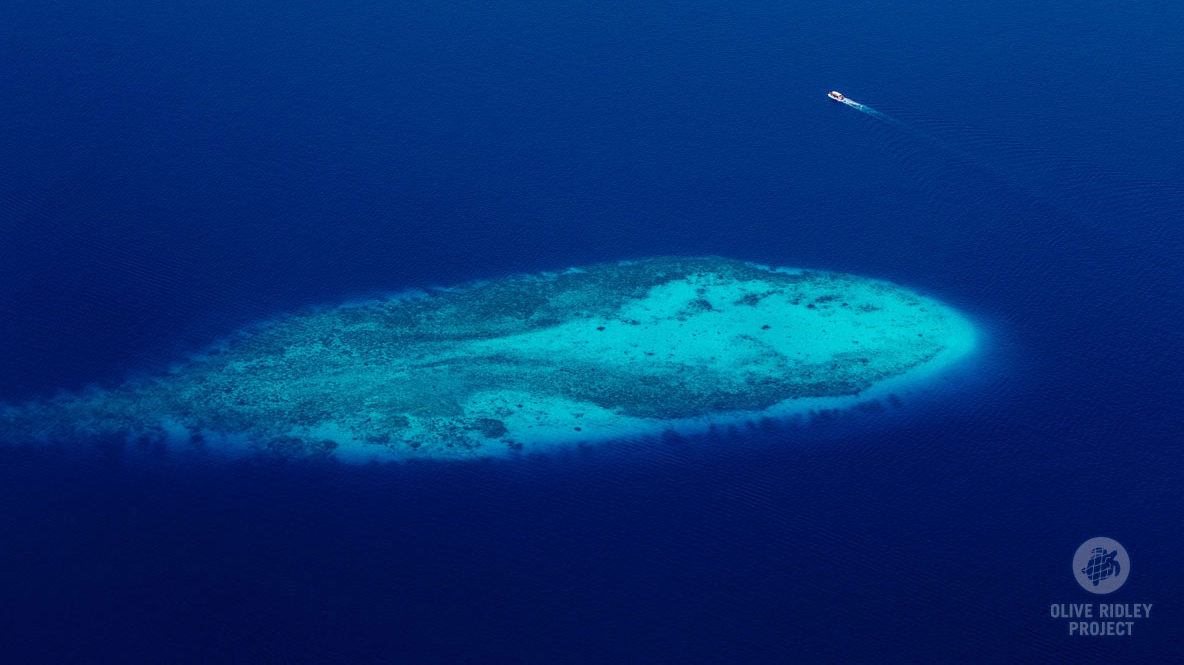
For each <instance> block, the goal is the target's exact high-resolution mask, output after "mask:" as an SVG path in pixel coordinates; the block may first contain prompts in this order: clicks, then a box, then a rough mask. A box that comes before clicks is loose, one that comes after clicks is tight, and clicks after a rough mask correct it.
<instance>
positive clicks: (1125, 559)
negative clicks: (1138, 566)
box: [1073, 536, 1131, 594]
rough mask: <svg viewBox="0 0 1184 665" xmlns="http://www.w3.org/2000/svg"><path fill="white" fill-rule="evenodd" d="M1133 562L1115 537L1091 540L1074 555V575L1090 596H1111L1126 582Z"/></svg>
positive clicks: (1083, 544) (1082, 545)
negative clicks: (1110, 594) (1109, 594)
mask: <svg viewBox="0 0 1184 665" xmlns="http://www.w3.org/2000/svg"><path fill="white" fill-rule="evenodd" d="M1130 572H1131V560H1130V557H1129V556H1128V555H1127V553H1126V548H1124V547H1123V546H1122V545H1120V544H1118V541H1116V540H1114V539H1113V538H1104V537H1100V536H1099V537H1097V538H1090V539H1089V540H1087V541H1085V542H1084V543H1082V544H1081V546H1080V547H1078V548H1077V552H1076V553H1075V554H1074V555H1073V576H1074V577H1076V578H1077V583H1078V584H1080V585H1081V588H1083V589H1085V590H1086V591H1088V592H1090V593H1098V594H1104V593H1111V592H1113V591H1117V590H1118V588H1119V587H1121V586H1122V585H1123V584H1125V583H1126V578H1127V576H1128V575H1130Z"/></svg>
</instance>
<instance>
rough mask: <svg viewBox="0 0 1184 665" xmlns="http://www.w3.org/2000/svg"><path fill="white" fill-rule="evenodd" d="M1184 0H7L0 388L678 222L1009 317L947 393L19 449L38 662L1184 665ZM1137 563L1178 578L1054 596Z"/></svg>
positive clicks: (1, 539)
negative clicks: (398, 460) (351, 447)
mask: <svg viewBox="0 0 1184 665" xmlns="http://www.w3.org/2000/svg"><path fill="white" fill-rule="evenodd" d="M1181 34H1184V5H1182V4H1181V3H1178V2H1142V3H1110V2H1099V1H1083V2H1073V3H1062V2H1031V1H1027V0H1025V1H1014V0H1004V1H1001V2H993V3H920V2H841V3H787V2H766V1H755V2H744V3H735V2H702V1H697V0H694V1H690V2H688V1H686V0H684V1H681V2H671V1H669V0H644V1H638V2H615V1H607V2H586V1H584V0H574V1H572V2H562V3H557V2H533V1H524V0H514V1H512V2H504V3H492V2H472V1H468V0H459V1H449V2H435V3H429V2H406V1H398V0H397V1H395V2H377V1H374V0H366V1H362V0H340V1H338V2H332V3H328V2H307V1H306V0H294V1H293V0H287V1H285V2H277V1H275V0H259V1H257V2H250V3H242V2H226V1H220V0H178V1H175V2H146V1H144V0H125V1H123V2H63V1H61V0H36V1H34V0H7V1H6V2H4V3H0V402H7V403H20V402H22V401H27V400H32V399H42V398H47V397H51V396H53V395H54V394H58V393H60V392H61V391H78V390H83V389H87V388H89V387H94V386H108V385H113V384H116V383H118V382H120V381H122V380H124V379H126V378H128V377H135V376H143V375H148V374H152V373H154V372H159V371H162V370H163V369H164V368H167V367H168V366H169V365H170V364H172V363H175V362H177V361H180V360H183V359H184V358H185V357H187V355H188V354H190V353H193V352H196V351H200V350H202V349H203V348H205V347H206V346H208V345H209V344H211V343H212V342H214V341H215V340H218V339H221V338H224V337H225V336H227V335H229V334H231V333H233V332H234V331H235V330H238V329H240V328H242V327H243V326H247V325H250V324H253V323H256V322H259V321H261V320H266V319H267V318H269V317H272V316H275V315H277V314H279V313H282V312H285V311H292V310H299V309H301V308H303V307H308V306H314V305H332V304H335V303H339V302H342V301H347V300H357V299H363V298H367V297H371V296H374V295H376V294H382V293H388V292H394V291H400V290H403V289H408V288H416V287H430V286H437V285H440V286H443V285H451V284H457V283H461V282H465V281H468V280H473V279H488V278H497V277H500V276H504V275H508V274H512V273H518V272H536V271H540V270H558V269H563V268H565V267H568V266H572V265H580V264H587V263H594V262H599V261H615V260H618V259H631V258H641V257H645V256H652V255H664V254H688V255H706V254H710V255H721V256H727V257H731V258H737V259H746V260H752V261H757V262H760V263H765V264H772V265H786V266H798V267H808V268H818V269H825V270H836V271H844V272H852V273H856V274H861V275H866V276H869V277H875V278H881V279H888V280H892V281H896V282H899V283H901V284H904V285H906V286H908V287H910V288H914V289H916V290H918V291H921V292H922V293H926V294H928V295H932V296H934V297H937V298H939V299H941V300H944V301H945V302H947V303H950V304H951V305H954V306H956V307H958V308H959V309H961V310H962V311H963V312H965V313H967V314H968V315H969V316H971V317H972V318H973V319H974V320H975V321H976V322H977V323H978V324H979V326H980V330H981V331H982V333H983V338H982V343H981V350H980V353H979V355H977V356H976V357H975V358H974V359H972V360H971V361H969V362H970V365H969V366H968V368H967V369H966V371H965V372H964V373H963V374H964V375H965V376H963V377H962V378H961V379H959V380H950V381H947V382H946V384H943V385H941V386H939V388H938V390H937V391H936V394H935V395H933V396H930V397H927V398H924V399H920V398H917V399H911V400H910V399H908V398H905V399H902V400H897V401H895V402H894V403H885V404H877V405H873V408H869V409H865V410H862V411H861V412H860V413H858V414H837V415H836V414H831V415H830V416H828V417H819V418H816V419H814V420H813V421H811V422H809V423H798V424H787V423H774V422H764V423H760V424H756V425H754V426H752V427H750V428H738V429H732V430H727V431H716V432H714V433H712V435H711V436H706V437H700V438H694V439H687V438H682V437H678V436H673V435H672V436H664V437H661V438H660V439H658V440H650V441H627V442H621V443H617V444H609V445H603V446H599V447H586V448H574V449H572V450H570V451H567V452H563V453H556V454H553V455H549V456H546V457H529V458H524V459H510V460H501V461H489V462H475V463H464V464H457V463H408V464H403V465H393V466H374V467H356V466H344V465H336V464H328V463H315V464H314V463H301V464H295V463H287V464H283V463H278V462H277V463H269V462H239V463H228V462H215V461H210V462H208V463H207V462H195V461H192V460H191V461H186V462H181V461H176V460H169V459H152V460H144V459H142V458H141V456H138V455H133V454H129V453H127V452H126V451H122V450H120V449H119V448H113V447H106V448H99V449H95V448H94V447H93V445H92V444H89V443H86V442H61V444H62V445H61V447H60V448H59V449H56V450H42V451H29V450H23V449H12V448H4V447H2V446H0V507H2V508H0V659H3V660H4V661H5V662H11V663H31V662H51V663H136V662H143V663H219V662H252V663H254V662H285V663H288V662H291V663H295V662H318V663H319V662H341V663H361V662H379V663H418V662H437V663H463V662H472V663H483V662H490V663H501V662H505V663H576V662H589V663H641V662H666V663H689V662H704V663H763V662H776V663H784V662H806V663H814V662H873V661H874V662H1106V663H1119V662H1181V660H1184V628H1182V626H1184V572H1182V571H1184V566H1182V565H1181V556H1182V555H1184V531H1182V527H1184V519H1182V516H1184V451H1182V448H1181V443H1182V441H1184V436H1182V434H1184V431H1182V430H1184V427H1182V425H1181V423H1182V422H1184V420H1182V418H1184V360H1182V358H1184V341H1182V340H1181V336H1180V330H1181V327H1182V326H1184V305H1182V295H1184V232H1182V230H1181V225H1182V224H1184V160H1181V158H1180V156H1181V154H1184V123H1182V122H1181V120H1180V109H1181V108H1184V76H1181V71H1182V66H1184V56H1182V55H1181V51H1180V45H1181V41H1180V35H1181ZM832 89H834V90H839V91H842V92H844V93H845V94H847V95H849V96H850V97H852V98H854V99H856V100H858V101H860V102H863V103H865V104H867V105H869V106H871V107H874V108H875V109H877V110H878V111H880V112H882V113H884V114H887V118H878V117H875V116H871V115H867V114H863V113H860V112H858V111H857V110H855V109H852V108H849V107H845V106H843V105H840V104H836V103H834V102H832V101H830V100H828V99H827V98H826V96H825V95H826V92H827V91H829V90H832ZM0 437H2V433H0ZM72 444H73V445H72ZM1099 535H1100V536H1109V537H1111V538H1114V539H1116V540H1117V541H1119V542H1120V543H1122V545H1123V546H1124V547H1125V548H1126V550H1127V551H1128V552H1129V555H1130V562H1131V563H1130V574H1129V578H1128V580H1127V582H1126V584H1125V586H1123V587H1122V588H1121V589H1120V590H1118V591H1116V592H1115V593H1113V594H1111V595H1109V596H1105V597H1102V598H1100V597H1097V596H1094V595H1093V594H1090V593H1087V592H1086V591H1084V590H1083V589H1082V588H1081V587H1080V586H1078V583H1077V582H1076V581H1075V579H1074V576H1073V574H1072V571H1071V569H1070V568H1071V566H1070V564H1071V560H1072V556H1073V553H1074V551H1075V549H1076V548H1077V547H1078V545H1080V544H1081V543H1082V542H1083V541H1085V540H1086V539H1088V538H1090V537H1093V536H1099ZM1101 600H1104V601H1105V602H1115V603H1137V602H1143V603H1152V604H1153V605H1154V610H1153V612H1152V614H1151V616H1150V617H1149V618H1146V619H1141V620H1139V621H1137V622H1136V624H1135V630H1134V633H1133V634H1132V635H1129V636H1121V637H1118V636H1108V637H1106V636H1102V637H1089V636H1085V637H1082V636H1070V635H1069V634H1068V632H1067V628H1066V622H1065V621H1064V620H1060V619H1054V618H1052V617H1051V616H1050V605H1051V604H1053V603H1087V602H1099V601H1101Z"/></svg>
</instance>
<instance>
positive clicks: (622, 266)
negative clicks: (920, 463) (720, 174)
mask: <svg viewBox="0 0 1184 665" xmlns="http://www.w3.org/2000/svg"><path fill="white" fill-rule="evenodd" d="M972 345H973V330H972V328H971V326H970V324H969V323H968V322H967V321H966V320H965V319H964V318H962V317H961V316H960V315H959V314H958V313H957V312H955V311H954V310H952V309H950V308H949V307H947V306H945V305H943V304H941V303H939V302H936V301H934V300H932V299H928V298H925V297H922V296H919V295H917V294H915V293H912V292H910V291H908V290H906V289H904V288H901V287H899V286H896V285H893V284H889V283H886V282H881V281H875V280H868V279H863V278H859V277H854V276H850V275H843V274H836V273H828V272H811V271H790V270H774V269H770V268H765V267H761V266H756V265H753V264H749V263H744V262H739V261H733V260H728V259H721V258H686V257H663V258H654V259H648V260H643V261H636V262H623V263H611V264H600V265H594V266H589V267H584V268H579V269H571V270H568V271H566V272H562V273H558V274H541V275H528V276H515V277H507V278H504V279H499V280H495V281H491V282H483V283H477V284H471V285H466V286H461V287H457V288H453V289H441V290H436V291H432V292H430V293H427V294H425V295H422V296H419V297H413V298H399V299H390V300H383V301H376V302H371V303H367V304H364V305H361V306H357V305H354V306H342V307H337V308H332V309H324V310H320V311H313V312H308V313H302V314H294V315H289V316H284V317H281V318H279V319H277V320H275V321H272V322H270V323H268V324H266V325H263V326H260V327H258V328H257V329H255V330H252V331H249V332H245V333H243V334H241V335H238V336H236V337H235V338H234V339H232V340H231V341H230V342H228V343H227V344H226V345H225V346H223V347H220V348H215V349H213V350H211V351H209V352H208V353H207V354H204V355H203V356H201V357H198V358H195V359H193V360H191V361H189V362H188V363H187V364H185V365H184V366H182V367H180V368H178V369H176V370H175V371H173V372H172V373H169V374H167V375H164V376H161V377H159V378H156V379H153V380H150V381H140V382H134V383H128V384H125V385H123V386H119V387H116V388H114V389H111V390H105V391H94V392H90V393H85V394H80V395H74V396H69V397H64V398H58V399H54V400H49V401H43V402H34V403H30V404H26V405H22V406H18V407H9V408H7V409H6V410H4V411H3V412H0V440H3V441H4V442H6V443H16V444H21V443H28V444H38V443H39V444H53V443H68V442H72V441H76V440H79V439H86V438H94V437H102V436H105V437H112V436H114V437H121V438H124V439H126V440H129V441H141V442H149V443H158V444H167V445H169V446H178V447H192V448H196V449H207V450H217V451H222V452H230V453H232V454H252V453H274V454H279V455H283V456H310V455H326V456H334V457H337V458H340V459H343V460H369V459H383V458H388V459H405V458H410V457H436V458H439V457H446V458H447V457H452V458H466V457H477V456H486V455H496V454H506V453H512V452H514V451H519V450H532V449H538V448H539V447H543V446H547V445H555V444H563V443H569V442H576V441H593V440H605V439H613V438H617V437H622V436H630V435H636V434H647V433H659V432H662V431H664V430H666V429H671V428H674V429H695V428H700V427H706V426H707V424H709V423H713V422H723V421H727V420H728V419H733V420H734V419H743V418H752V417H759V416H765V415H773V416H777V415H782V414H789V413H793V412H795V411H802V410H808V409H810V408H820V407H827V406H833V405H834V404H839V403H844V402H843V400H845V399H846V400H848V401H849V398H852V397H857V398H858V397H866V396H868V395H870V394H871V393H870V392H869V390H870V389H872V388H874V387H875V386H877V385H881V384H884V383H885V382H888V381H891V380H894V379H899V378H900V377H903V376H905V375H906V374H909V373H911V372H914V371H915V370H917V369H918V368H921V367H923V366H931V365H942V364H948V363H950V362H952V361H954V360H956V359H957V358H958V357H960V356H961V355H963V354H964V353H965V352H966V351H967V350H968V349H969V348H970V347H971V346H972ZM827 400H831V402H828V401H827ZM832 402H833V404H832Z"/></svg>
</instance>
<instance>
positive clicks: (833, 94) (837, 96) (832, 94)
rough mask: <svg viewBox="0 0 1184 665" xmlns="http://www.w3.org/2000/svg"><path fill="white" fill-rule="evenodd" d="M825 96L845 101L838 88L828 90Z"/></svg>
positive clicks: (837, 100)
mask: <svg viewBox="0 0 1184 665" xmlns="http://www.w3.org/2000/svg"><path fill="white" fill-rule="evenodd" d="M826 96H827V97H830V98H831V99H833V100H835V101H836V102H845V101H847V98H846V97H844V96H843V93H841V92H839V91H838V90H831V91H830V92H828V93H826Z"/></svg>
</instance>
